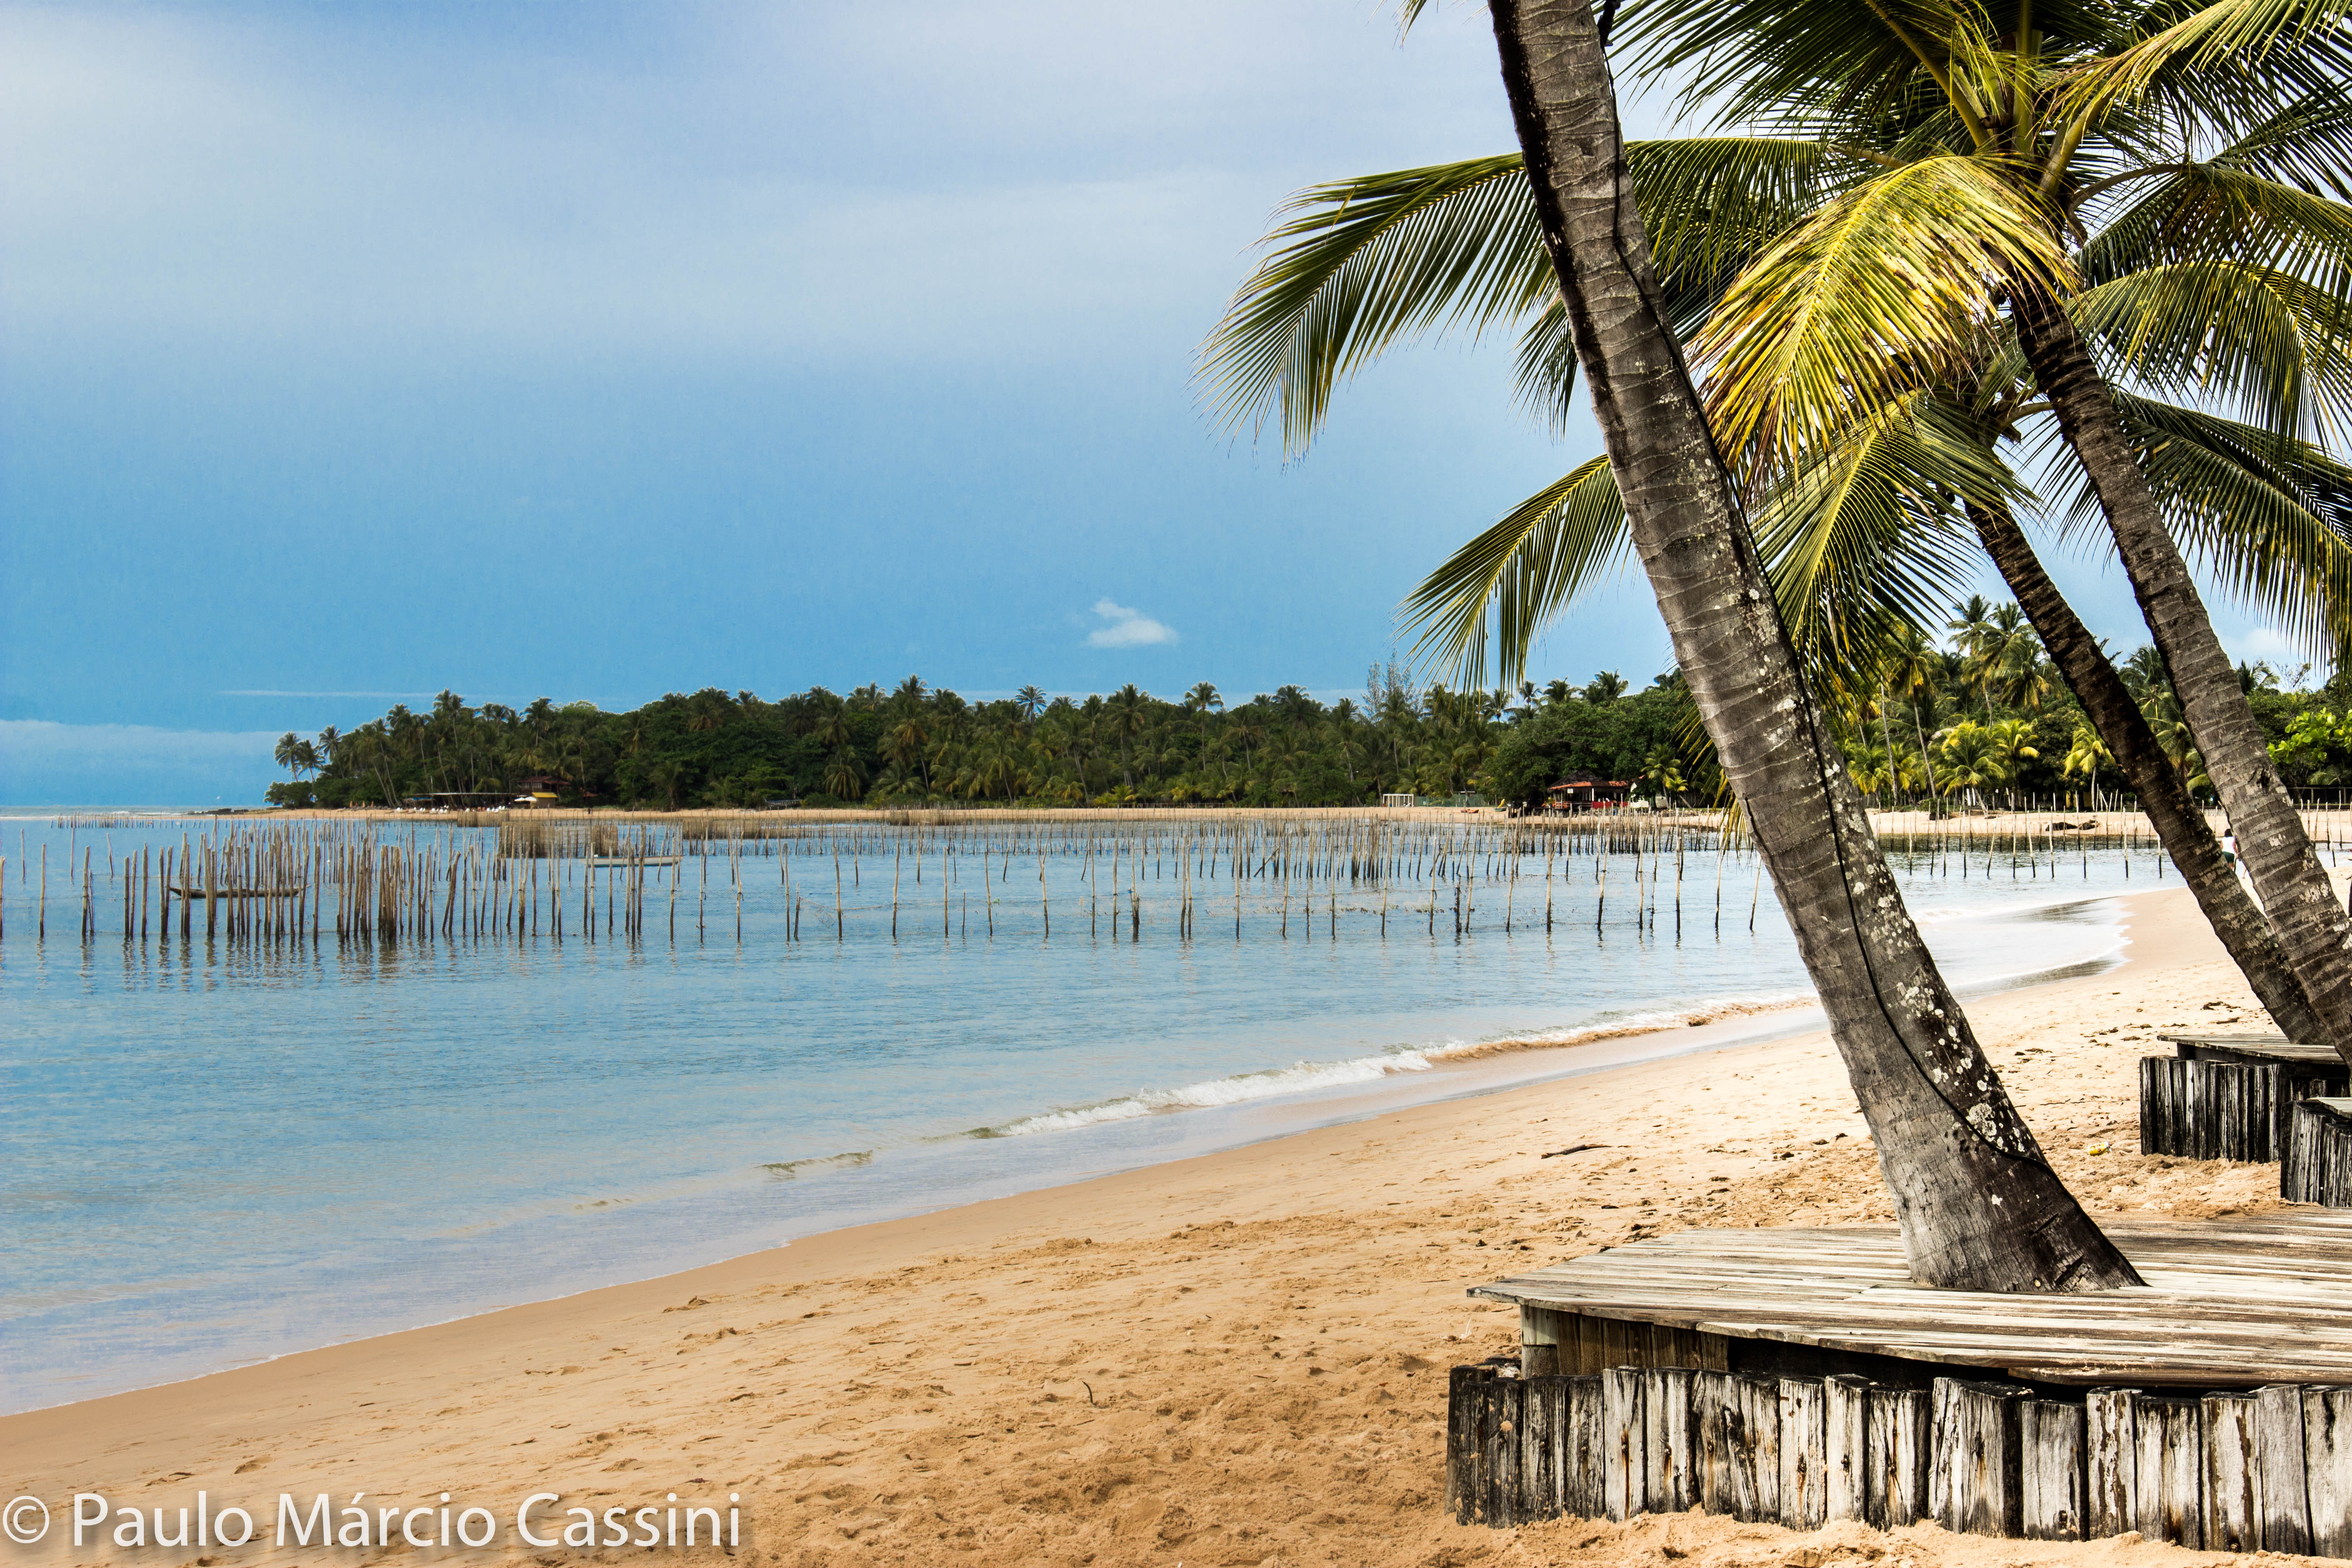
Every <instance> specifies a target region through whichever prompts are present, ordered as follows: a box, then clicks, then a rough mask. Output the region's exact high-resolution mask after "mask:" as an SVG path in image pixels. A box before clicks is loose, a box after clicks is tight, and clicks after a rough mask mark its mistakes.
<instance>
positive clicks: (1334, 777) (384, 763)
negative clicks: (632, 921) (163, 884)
mask: <svg viewBox="0 0 2352 1568" xmlns="http://www.w3.org/2000/svg"><path fill="white" fill-rule="evenodd" d="M1945 631H1946V636H1945V637H1942V638H1940V639H1935V638H1930V637H1927V635H1925V634H1924V633H1916V634H1915V635H1914V636H1913V637H1909V638H1906V640H1905V642H1904V643H1903V644H1902V645H1901V647H1899V649H1898V652H1897V654H1896V656H1895V657H1894V658H1890V659H1888V660H1887V661H1886V662H1885V665H1884V666H1883V668H1879V669H1878V670H1877V671H1875V672H1874V673H1875V675H1876V679H1875V680H1874V682H1872V683H1871V685H1870V688H1869V689H1867V690H1864V691H1862V692H1860V693H1859V694H1857V695H1854V696H1853V697H1852V698H1851V699H1848V700H1835V701H1832V703H1831V704H1830V713H1831V718H1832V724H1833V726H1834V728H1835V731H1836V734H1837V736H1838V739H1839V742H1840V747H1841V750H1842V752H1843V754H1844V756H1845V759H1846V763H1847V765H1848V767H1849V768H1850V769H1851V770H1852V772H1853V776H1854V779H1855V782H1856V784H1858V785H1859V786H1860V787H1861V788H1862V789H1863V791H1864V793H1865V794H1866V795H1869V796H1870V797H1871V798H1872V799H1873V801H1874V803H1876V804H1881V805H1885V804H1890V803H1893V802H1897V801H1916V800H1921V799H1929V800H1947V801H1965V802H1969V803H1972V804H1998V803H2002V802H2011V801H2014V800H2017V799H2019V798H2029V799H2030V798H2042V799H2049V798H2053V797H2061V796H2072V797H2074V798H2079V799H2082V800H2084V802H2085V804H2095V803H2096V802H2098V801H2101V800H2104V799H2106V798H2109V797H2110V795H2111V794H2112V792H2113V791H2114V789H2115V787H2116V784H2117V779H2116V772H2115V769H2114V764H2113V762H2112V759H2111V758H2110V757H2109V756H2108V754H2107V752H2106V750H2105V746H2104V745H2103V744H2101V742H2100V741H2099V738H2098V735H2097V733H2096V731H2095V730H2094V729H2093V728H2092V727H2091V726H2090V725H2089V724H2088V723H2087V722H2086V721H2085V720H2084V715H2083V713H2082V710H2081V708H2080V705H2079V704H2078V703H2076V702H2075V700H2074V697H2073V695H2072V694H2071V693H2070V692H2068V691H2067V690H2066V689H2065V688H2064V686H2063V683H2061V682H2059V681H2058V680H2056V679H2054V672H2053V669H2052V667H2051V664H2050V660H2049V657H2048V655H2047V654H2046V652H2045V651H2044V650H2043V649H2042V644H2041V640H2040V638H2039V637H2037V636H2036V635H2035V634H2034V632H2033V629H2032V626H2030V625H2028V624H2026V622H2025V620H2024V617H2023V616H2022V614H2021V612H2020V611H2019V610H2018V608H2017V606H2016V605H1990V604H1988V603H1987V602H1986V601H1985V600H1984V599H1983V598H1981V597H1972V598H1970V599H1969V600H1966V601H1963V602H1962V603H1960V604H1958V605H1955V606H1954V607H1953V614H1952V617H1951V619H1950V620H1949V622H1948V625H1947V626H1946V628H1945ZM2123 669H2124V674H2125V679H2126V680H2127V681H2128V682H2129V683H2130V684H2131V686H2132V688H2133V690H2134V693H2135V695H2136V697H2137V700H2139V702H2140V705H2141V710H2142V711H2143V713H2144V714H2145V716H2146V717H2147V721H2148V723H2149V724H2150V726H2151V728H2152V729H2153V730H2154V731H2155V733H2156V734H2157V736H2158V739H2159V741H2160V742H2162V743H2163V744H2165V745H2166V747H2167V748H2168V755H2169V756H2170V757H2171V759H2172V762H2173V765H2174V766H2175V768H2176V769H2177V770H2178V771H2179V772H2180V773H2181V774H2182V776H2183V777H2184V778H2185V779H2186V780H2187V781H2188V783H2189V785H2190V787H2191V789H2192V790H2194V791H2195V792H2197V793H2198V794H2200V795H2207V796H2210V781H2209V780H2208V779H2206V777H2205V775H2204V773H2203V771H2202V760H2201V759H2200V757H2199V755H2198V754H2197V752H2196V748H2195V746H2194V743H2193V742H2192V740H2191V737H2190V735H2189V730H2188V727H2187V725H2186V724H2185V723H2183V722H2182V721H2181V719H2180V715H2179V700H2178V699H2177V698H2176V697H2175V696H2174V694H2173V692H2172V690H2171V689H2170V687H2169V685H2168V682H2167V681H2166V680H2165V678H2164V671H2163V666H2162V663H2161V661H2160V660H2159V659H2158V658H2157V657H2156V653H2155V650H2154V649H2153V648H2152V647H2151V648H2142V649H2141V650H2139V652H2137V653H2136V654H2135V655H2133V656H2132V658H2129V659H2127V660H2126V661H2125V663H2124V666H2123ZM2241 679H2242V681H2243V683H2244V685H2245V687H2246V689H2247V691H2248V693H2249V696H2250V700H2252V704H2253V707H2254V710H2255V712H2256V714H2257V716H2258V717H2259V718H2260V719H2261V720H2262V721H2263V727H2264V730H2265V732H2266V733H2267V734H2268V735H2269V737H2270V739H2271V743H2272V750H2273V754H2274V755H2275V756H2276V757H2277V758H2278V761H2279V765H2280V768H2281V771H2282V772H2283V773H2285V774H2286V775H2287V776H2288V778H2289V779H2290V782H2292V783H2293V784H2296V785H2299V786H2307V787H2328V786H2334V785H2339V784H2352V679H2347V678H2346V677H2343V676H2338V677H2337V678H2336V679H2334V680H2331V681H2330V682H2329V683H2328V684H2327V686H2326V687H2325V688H2323V689H2319V690H2316V691H2297V690H2286V689H2282V688H2281V685H2280V682H2279V679H2278V678H2277V676H2276V674H2275V673H2274V672H2273V670H2271V669H2270V668H2269V667H2267V666H2264V665H2249V666H2246V667H2243V668H2242V670H2241ZM277 760H278V765H279V766H281V767H284V768H286V769H288V770H289V773H292V774H293V775H294V776H293V777H291V778H289V779H288V780H285V781H281V782H279V783H277V784H272V785H270V786H269V792H268V798H269V800H270V802H271V803H272V804H274V805H289V806H330V807H341V806H373V807H381V806H386V805H398V804H400V803H402V802H404V801H406V800H409V799H411V798H413V797H417V796H425V795H442V794H475V795H488V794H501V793H504V794H516V793H520V791H522V789H523V788H524V787H525V785H526V784H530V783H534V782H535V783H536V784H538V786H539V787H541V788H548V787H552V789H553V791H554V793H555V794H556V795H558V797H559V800H561V801H562V802H563V803H565V804H570V805H617V806H628V807H635V808H655V809H673V810H674V809H679V808H683V807H692V806H731V807H757V806H759V805H763V804H764V803H766V802H768V801H772V800H779V799H792V800H799V801H802V802H803V803H805V804H807V805H818V806H833V805H875V806H904V805H926V804H944V803H959V804H963V803H971V804H999V805H1129V804H1151V805H1187V804H1214V805H1243V806H1275V805H1367V804H1371V803H1375V802H1377V801H1379V800H1380V799H1381V796H1383V795H1391V794H1409V795H1416V796H1420V797H1423V798H1433V799H1441V800H1451V799H1454V798H1455V797H1457V796H1459V795H1476V796H1478V797H1480V798H1482V799H1485V800H1489V801H1494V802H1497V803H1507V804H1509V805H1517V806H1526V805H1533V804H1535V803H1537V802H1538V801H1540V800H1541V799H1542V797H1543V795H1544V793H1545V791H1547V790H1548V789H1549V787H1550V786H1551V785H1552V784H1556V783H1558V782H1559V781H1560V780H1561V779H1563V778H1566V777H1568V776H1570V775H1571V774H1580V773H1581V774H1591V775H1594V776H1597V777H1600V778H1603V779H1609V780H1617V781H1622V782H1624V783H1626V784H1629V785H1632V786H1633V788H1634V789H1635V790H1636V791H1637V792H1639V793H1641V794H1643V795H1649V796H1651V797H1654V798H1656V799H1658V800H1661V801H1664V802H1671V803H1675V804H1714V803H1716V802H1717V801H1719V800H1720V799H1721V798H1722V774H1721V771H1720V769H1719V768H1717V765H1716V763H1715V762H1714V758H1713V754H1712V747H1711V745H1710V744H1709V743H1708V742H1707V741H1706V734H1705V731H1704V729H1703V728H1702V727H1700V726H1698V725H1697V724H1696V710H1695V709H1694V707H1693V705H1692V703H1691V700H1690V692H1689V688H1688V686H1687V683H1685V681H1684V680H1683V679H1682V677H1681V675H1680V674H1679V672H1677V671H1671V670H1670V671H1668V672H1666V673H1665V674H1663V675H1660V676H1658V677H1657V678H1656V679H1654V680H1653V681H1651V682H1650V684H1649V685H1648V686H1646V687H1643V688H1640V689H1635V688H1633V686H1632V685H1631V683H1630V682H1628V681H1627V680H1626V679H1624V678H1623V677H1622V675H1620V674H1619V673H1618V672H1616V671H1614V670H1601V671H1600V672H1598V673H1597V674H1596V675H1594V676H1593V677H1592V679H1590V680H1588V681H1586V682H1584V683H1582V684H1580V685H1574V684H1571V683H1570V682H1569V681H1567V680H1565V679H1554V680H1551V681H1549V682H1546V683H1545V684H1543V685H1542V686H1538V685H1537V684H1535V683H1534V682H1532V681H1524V680H1523V681H1521V682H1520V684H1519V686H1518V689H1517V690H1516V691H1512V690H1506V689H1493V690H1486V691H1454V690H1450V689H1447V688H1445V687H1444V686H1442V685H1430V686H1421V687H1415V686H1414V685H1412V684H1411V683H1410V682H1409V681H1408V680H1407V679H1406V677H1405V674H1404V672H1403V671H1402V669H1401V668H1398V667H1397V666H1395V665H1393V664H1391V665H1388V666H1385V667H1382V666H1375V667H1374V668H1373V669H1372V670H1371V671H1370V675H1369V677H1368V679H1367V680H1366V683H1365V692H1364V696H1363V699H1362V700H1360V701H1359V700H1356V699H1354V698H1352V697H1350V698H1342V699H1339V700H1337V701H1333V702H1329V703H1325V702H1322V701H1319V700H1317V699H1316V698H1315V697H1313V696H1311V695H1310V694H1308V693H1307V691H1305V690H1303V689H1300V688H1299V687H1297V686H1284V687H1280V688H1277V689H1276V690H1275V691H1273V692H1271V693H1261V694H1259V695H1256V696H1254V697H1252V698H1251V699H1249V700H1247V701H1246V702H1242V703H1237V704H1234V705H1232V706H1228V705H1227V704H1226V702H1225V700H1224V699H1223V696H1222V695H1221V694H1220V693H1219V692H1218V690H1217V689H1216V687H1215V686H1213V684H1211V683H1208V682H1205V681H1203V682H1201V683H1199V684H1197V685H1195V686H1193V687H1192V688H1191V689H1189V690H1187V691H1186V692H1185V693H1184V694H1183V696H1181V698H1179V699H1177V700H1172V701H1171V700H1162V699H1160V698H1157V697H1154V696H1152V695H1151V694H1150V693H1149V692H1146V691H1143V690H1141V689H1139V688H1137V687H1134V686H1132V685H1129V686H1125V687H1122V688H1120V689H1118V690H1116V691H1113V692H1110V693H1108V694H1094V695H1089V696H1087V697H1084V698H1072V697H1068V696H1056V697H1048V696H1047V695H1046V694H1045V692H1044V691H1042V690H1040V689H1037V688H1035V687H1034V686H1033V687H1029V688H1026V689H1024V690H1022V691H1020V692H1017V693H1015V694H1014V695H1013V697H1010V698H1006V699H1001V700H988V701H979V702H972V701H967V700H965V699H963V698H962V697H961V696H959V695H958V694H957V693H955V692H954V691H951V690H948V689H938V688H932V687H929V686H928V685H926V684H925V683H924V682H923V681H922V680H921V679H919V678H918V677H913V676H909V677H908V678H907V679H905V680H903V681H901V682H899V684H898V686H897V687H896V688H894V689H890V690H888V691H885V690H884V689H881V688H880V687H879V686H871V685H869V686H862V687H859V688H857V689H855V690H853V691H851V692H850V693H849V694H848V695H847V696H839V695H836V694H835V693H834V692H831V691H829V690H827V689H824V687H821V686H820V687H814V688H812V689H809V690H807V691H804V692H801V693H798V694H795V695H793V696H790V697H784V698H781V699H778V700H772V701H771V700H764V699H762V698H761V697H759V696H758V695H756V694H755V693H752V692H750V691H737V692H732V693H730V692H726V691H721V690H719V689H715V688H707V689H703V690H700V691H696V692H691V693H672V694H670V695H668V696H665V697H663V698H660V699H659V700H656V701H653V702H649V703H646V704H645V705H644V706H643V707H640V708H635V709H632V710H627V711H625V712H617V713H614V712H606V711H604V710H601V709H598V708H596V707H595V706H593V704H590V703H580V702H575V703H572V704H568V705H558V704H556V703H555V702H553V701H551V700H548V699H546V698H541V699H540V700H537V701H535V702H532V703H530V705H528V706H527V707H524V708H521V709H514V708H509V707H507V706H504V705H502V704H499V703H495V702H486V703H481V704H478V705H474V704H468V703H467V702H466V701H465V700H463V699H462V698H460V697H459V696H458V695H457V694H456V693H455V692H447V691H445V692H443V693H441V694H440V696H439V697H438V698H436V700H435V701H434V703H433V705H432V706H431V707H430V708H428V709H426V710H424V711H422V712H418V711H415V710H410V709H409V708H407V707H406V706H405V705H399V706H395V707H394V708H393V709H392V710H390V711H389V712H387V713H386V714H385V715H383V717H382V718H380V719H375V720H372V721H368V722H367V723H365V724H362V725H359V726H357V727H356V728H353V729H352V730H350V731H341V730H336V729H329V730H326V731H322V732H320V734H319V735H318V736H317V737H316V738H315V739H312V740H304V739H302V738H301V737H299V736H298V735H295V734H292V733H290V732H289V734H287V735H286V736H284V737H283V738H282V739H281V740H280V741H279V742H278V748H277Z"/></svg>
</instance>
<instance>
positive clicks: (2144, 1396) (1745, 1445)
mask: <svg viewBox="0 0 2352 1568" xmlns="http://www.w3.org/2000/svg"><path fill="white" fill-rule="evenodd" d="M1445 1460H1446V1462H1445V1489H1446V1505H1447V1507H1448V1508H1449V1509H1450V1510H1452V1511H1453V1513H1454V1517H1455V1518H1456V1519H1458V1520H1459V1521H1462V1522H1463V1523H1465V1524H1488V1525H1497V1526H1509V1525H1516V1524H1520V1523H1525V1522H1528V1521H1534V1520H1539V1519H1552V1518H1559V1517H1563V1516H1566V1517H1574V1518H1584V1519H1612V1520H1624V1519H1631V1518H1633V1517H1634V1516H1636V1515H1638V1514H1645V1513H1647V1514H1663V1513H1679V1512H1682V1511H1685V1510H1690V1509H1701V1510H1705V1511H1706V1512H1708V1513H1712V1514H1723V1515H1728V1516H1730V1517H1732V1518H1736V1519H1740V1520H1745V1521H1763V1522H1768V1523H1776V1524H1781V1525H1785V1526H1787V1527H1788V1528H1789V1529H1790V1530H1799V1531H1811V1530H1818V1529H1820V1528H1822V1526H1823V1525H1825V1524H1828V1523H1830V1522H1832V1521H1839V1520H1853V1521H1861V1522H1863V1523H1866V1524H1869V1525H1871V1526H1874V1527H1875V1528H1877V1529H1881V1530H1893V1529H1896V1528H1899V1527H1901V1526H1903V1525H1906V1524H1912V1523H1916V1522H1918V1521H1925V1520H1932V1521H1935V1522H1937V1523H1938V1524H1940V1525H1942V1526H1943V1527H1944V1528H1945V1529H1947V1530H1950V1531H1961V1532H1966V1533H1970V1534H1977V1535H1991V1536H2004V1537H2010V1538H2021V1539H2026V1540H2038V1541H2074V1540H2092V1539H2098V1538H2101V1537H2105V1536H2113V1535H2121V1534H2123V1533H2125V1532H2126V1531H2138V1532H2139V1533H2140V1534H2141V1535H2142V1536H2143V1537H2145V1538H2147V1539H2148V1540H2151V1541H2168V1542H2177V1543H2178V1544H2179V1545H2182V1546H2186V1547H2190V1548H2197V1549H2203V1550H2208V1551H2215V1552H2256V1551H2271V1552H2305V1553H2310V1554H2312V1555H2315V1556H2321V1557H2352V1388H2341V1387H2334V1386H2325V1387H2322V1386H2276V1387H2269V1388H2262V1389H2255V1390H2250V1391H2244V1392H2230V1393H2209V1394H2202V1395H2195V1394H2189V1395H2179V1394H2174V1395H2167V1394H2154V1393H2147V1392H2143V1391H2141V1390H2137V1389H2123V1388H2105V1389H2093V1390H2091V1391H2089V1392H2088V1393H2087V1394H2084V1396H2083V1397H2082V1398H2081V1399H2080V1400H2070V1399H2053V1398H2042V1397H2039V1396H2037V1395H2036V1394H2035V1393H2034V1392H2033V1391H2032V1390H2030V1389H2027V1388H2024V1387H2021V1386H2019V1385H2016V1384H1999V1383H1979V1382H1972V1381H1968V1380H1964V1379H1959V1378H1951V1377H1939V1378H1936V1379H1934V1380H1933V1382H1932V1384H1931V1386H1929V1387H1927V1388H1901V1387H1892V1386H1888V1385H1885V1384H1877V1383H1873V1382H1871V1381H1869V1380H1867V1379H1864V1378H1861V1377H1853V1376H1843V1375H1831V1376H1826V1377H1779V1376H1769V1375H1759V1374H1755V1373H1733V1372H1716V1371H1702V1370H1696V1369H1690V1368H1682V1367H1632V1366H1625V1367H1616V1368H1612V1369H1611V1370H1609V1371H1606V1372H1602V1373H1599V1374H1597V1375H1588V1376H1571V1377H1527V1376H1522V1375H1519V1374H1518V1373H1517V1369H1516V1368H1515V1367H1513V1366H1511V1365H1509V1364H1507V1363H1502V1364H1498V1363H1483V1364H1480V1365H1475V1366H1457V1367H1455V1368H1454V1369H1453V1371H1452V1376H1451V1387H1450V1389H1449V1402H1448V1408H1447V1422H1446V1455H1445Z"/></svg>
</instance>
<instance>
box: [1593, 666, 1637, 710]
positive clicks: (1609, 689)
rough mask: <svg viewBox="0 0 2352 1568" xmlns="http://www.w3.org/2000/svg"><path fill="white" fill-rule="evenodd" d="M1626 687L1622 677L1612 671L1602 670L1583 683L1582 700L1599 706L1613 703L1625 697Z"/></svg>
mask: <svg viewBox="0 0 2352 1568" xmlns="http://www.w3.org/2000/svg"><path fill="white" fill-rule="evenodd" d="M1626 685H1627V682H1626V679H1625V678H1624V677H1623V676H1622V675H1620V674H1618V673H1617V672H1616V671H1615V670H1613V669H1604V670H1602V671H1601V673H1600V674H1598V675H1596V676H1594V677H1593V678H1592V679H1591V680H1589V681H1587V682H1585V686H1584V700H1586V701H1587V702H1591V703H1595V704H1601V705H1606V704H1608V703H1611V702H1614V701H1616V700H1617V699H1619V698H1620V697H1622V696H1624V695H1625V688H1626Z"/></svg>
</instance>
